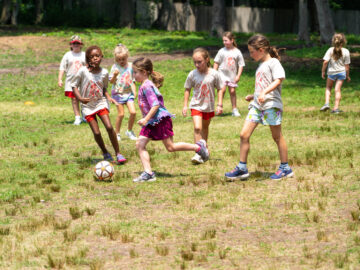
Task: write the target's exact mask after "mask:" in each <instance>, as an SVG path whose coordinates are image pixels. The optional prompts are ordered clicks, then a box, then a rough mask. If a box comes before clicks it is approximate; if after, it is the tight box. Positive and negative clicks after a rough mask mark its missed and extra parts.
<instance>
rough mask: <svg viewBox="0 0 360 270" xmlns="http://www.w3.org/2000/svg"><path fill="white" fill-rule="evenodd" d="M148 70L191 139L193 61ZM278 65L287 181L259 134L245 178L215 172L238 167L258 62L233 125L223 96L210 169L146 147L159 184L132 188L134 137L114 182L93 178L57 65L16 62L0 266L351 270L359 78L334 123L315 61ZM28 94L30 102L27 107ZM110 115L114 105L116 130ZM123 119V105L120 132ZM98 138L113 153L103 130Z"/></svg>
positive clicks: (6, 109) (271, 146)
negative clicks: (186, 110) (274, 177)
mask: <svg viewBox="0 0 360 270" xmlns="http://www.w3.org/2000/svg"><path fill="white" fill-rule="evenodd" d="M111 31H115V30H111V29H110V30H109V32H108V33H111ZM126 31H129V30H126ZM140 32H141V31H138V32H137V33H140ZM108 33H104V37H107V35H108ZM129 33H132V31H129ZM141 33H143V35H144V36H146V35H150V36H151V34H153V33H155V32H147V31H143V32H141ZM67 34H68V33H66V34H64V37H65V36H67ZM180 34H184V33H179V35H180ZM97 35H99V37H98V39H99V40H101V39H102V38H104V37H101V34H100V33H98V34H97ZM109 35H110V34H109ZM169 35H171V34H169ZM184 35H185V34H184ZM193 35H194V36H197V37H198V38H199V39H201V38H200V37H201V35H203V34H202V33H198V34H193ZM39 36H41V35H39ZM135 36H137V35H135ZM39 38H40V37H39ZM45 38H49V39H51V38H52V37H45ZM134 38H135V37H134ZM273 38H274V39H276V38H277V39H278V40H281V39H284V40H285V38H284V37H282V36H279V37H277V36H274V37H273ZM104 39H105V38H104ZM184 39H186V36H185V37H184ZM204 40H206V39H204ZM145 41H146V39H145ZM202 42H205V41H202ZM39 46H40V45H39ZM144 46H145V45H144ZM109 48H110V46H109ZM4 53H5V54H6V52H4ZM48 53H49V54H50V55H51V54H53V53H54V52H52V51H49V52H48ZM60 56H62V53H61V54H60ZM47 57H48V56H47V53H46V54H45V55H44V59H47V60H46V61H49V62H47V63H49V64H51V63H53V62H52V60H51V57H49V58H47ZM49 59H50V60H49ZM0 61H2V58H0ZM44 61H45V60H44ZM15 62H16V61H15ZM15 62H14V63H15ZM154 64H155V69H156V70H157V71H159V72H161V73H163V74H164V75H165V84H164V87H163V88H161V89H160V90H161V92H162V94H163V96H164V99H165V105H166V106H167V108H168V109H169V111H171V112H172V113H174V114H176V118H175V119H174V121H173V123H174V132H175V137H174V140H175V141H185V142H192V141H193V125H192V120H191V118H190V117H186V118H183V117H182V116H181V110H182V99H183V92H184V89H183V84H184V81H185V79H186V76H187V74H188V72H189V71H190V70H192V69H193V68H194V67H193V64H192V61H191V59H190V58H184V59H179V60H166V61H159V62H155V63H154ZM283 65H284V68H285V70H286V76H287V79H286V80H285V81H284V83H283V92H282V96H283V102H284V107H285V111H284V121H283V125H282V127H283V133H284V136H285V139H286V141H287V144H288V149H289V161H290V164H291V166H292V168H293V170H294V172H295V177H294V178H291V179H286V180H283V181H279V182H276V183H275V182H271V181H270V180H268V177H269V175H270V174H271V173H273V172H274V171H275V170H276V168H277V166H278V165H279V158H278V151H277V148H276V144H275V143H274V142H273V140H272V138H271V134H270V131H269V128H267V127H261V126H259V127H258V128H257V129H256V131H255V132H254V134H253V136H252V137H251V152H250V154H249V159H248V165H249V170H250V173H251V176H250V178H249V180H248V181H235V182H226V181H225V179H224V177H223V174H224V173H225V172H226V171H229V170H231V169H232V168H233V167H234V166H235V165H236V164H237V162H238V159H239V133H240V130H241V128H242V125H243V122H244V118H245V115H246V113H247V105H248V104H247V102H245V101H244V100H243V97H244V96H245V95H247V94H249V93H252V92H253V88H254V73H255V69H256V67H257V64H256V63H254V62H252V61H250V60H248V59H246V68H245V70H244V73H243V75H242V77H241V81H240V86H239V89H238V92H237V93H238V107H239V109H240V112H241V114H242V117H241V118H236V119H235V118H233V117H231V114H230V112H231V108H230V101H229V95H228V94H227V95H226V97H225V103H224V110H225V112H224V115H223V116H221V117H215V118H214V120H213V121H212V123H211V125H210V137H209V147H210V150H211V159H210V161H209V162H207V163H205V164H203V165H200V166H193V165H191V162H190V158H191V157H192V155H193V153H189V152H178V153H167V152H166V150H165V148H164V146H163V145H162V144H161V143H160V142H151V143H150V144H149V147H148V149H149V153H150V155H151V160H152V166H153V168H154V170H155V171H156V172H157V181H156V182H154V183H144V184H138V185H135V184H134V183H133V182H132V178H133V177H135V176H137V175H138V173H139V172H141V170H142V167H141V164H140V160H139V158H138V154H137V153H136V150H135V145H134V142H133V141H130V140H126V139H124V140H123V141H122V142H121V144H120V150H121V152H122V154H124V156H125V157H126V158H128V162H127V163H126V164H125V165H123V166H116V167H115V172H116V174H115V176H114V179H113V181H112V182H106V183H105V182H98V181H94V178H93V172H92V170H93V167H94V165H95V163H96V162H97V161H99V160H100V159H101V157H102V155H101V153H100V150H99V149H98V147H97V146H96V144H95V142H94V139H93V136H92V133H91V131H90V128H89V127H88V126H87V125H86V124H82V125H81V126H79V127H75V126H73V125H72V121H73V113H72V110H71V104H70V101H69V99H68V98H65V97H64V96H63V91H62V90H61V89H59V88H58V87H57V86H56V82H57V70H56V69H44V70H38V72H32V71H31V70H29V69H26V68H25V67H24V66H23V67H22V71H20V72H19V73H17V72H7V73H2V74H0V89H2V91H1V92H0V106H1V108H2V113H1V116H2V118H1V119H2V121H1V122H0V148H1V152H0V206H1V209H2V210H1V211H0V268H1V269H24V268H27V269H40V268H55V269H59V268H63V269H89V268H90V269H169V268H175V269H179V268H180V269H184V268H187V269H239V268H240V269H242V268H245V269H259V268H260V269H268V268H271V269H292V268H298V269H314V268H319V269H335V268H339V267H342V268H344V269H356V268H358V267H359V265H360V261H359V260H360V244H359V243H360V241H359V237H360V234H359V228H360V222H359V220H358V216H359V211H360V209H359V207H360V202H359V192H360V171H359V165H360V157H359V154H358V153H359V152H360V144H359V134H360V128H359V127H360V120H359V119H360V112H359V109H358V104H359V101H360V100H359V99H360V96H359V94H358V87H357V86H358V85H359V83H360V81H359V80H360V79H359V78H360V76H359V75H360V74H359V71H358V70H356V69H355V70H352V73H351V77H352V81H351V82H350V83H345V84H344V87H343V89H342V95H343V99H342V101H341V107H342V109H343V110H344V111H345V113H344V114H340V115H331V114H329V113H320V112H319V108H320V107H321V105H323V101H324V86H325V82H324V81H323V80H322V79H321V78H320V74H319V70H320V67H319V66H305V64H304V65H302V64H299V63H295V64H294V63H291V62H283ZM105 67H106V66H105ZM28 100H32V101H34V103H35V105H33V106H27V105H25V104H24V102H25V101H28ZM332 101H333V98H332ZM115 112H116V109H115V107H113V106H112V107H111V113H110V116H111V120H112V123H113V124H114V121H115V117H116V113H115ZM137 113H138V116H137V118H139V117H140V116H139V115H140V112H139V110H137ZM127 120H128V113H127V111H126V117H125V120H124V123H123V128H122V132H124V131H125V128H124V127H125V125H126V122H127ZM139 130H140V128H139V127H138V126H136V127H135V133H138V132H139ZM101 131H102V134H103V136H104V139H105V143H106V145H107V146H108V147H109V150H111V152H112V153H113V150H112V148H111V145H110V142H109V139H108V137H107V135H106V131H105V129H104V128H103V126H102V125H101Z"/></svg>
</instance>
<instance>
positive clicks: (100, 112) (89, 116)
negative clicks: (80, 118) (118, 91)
mask: <svg viewBox="0 0 360 270" xmlns="http://www.w3.org/2000/svg"><path fill="white" fill-rule="evenodd" d="M105 114H109V110H108V109H106V108H104V109H101V110H98V111H97V112H94V113H93V114H89V115H87V116H85V119H86V122H88V123H89V122H90V121H92V120H94V119H96V115H98V116H101V115H105Z"/></svg>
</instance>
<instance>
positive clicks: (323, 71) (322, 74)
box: [321, 60, 329, 79]
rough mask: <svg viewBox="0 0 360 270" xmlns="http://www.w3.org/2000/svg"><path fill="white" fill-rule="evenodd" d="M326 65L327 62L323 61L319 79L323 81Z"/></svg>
mask: <svg viewBox="0 0 360 270" xmlns="http://www.w3.org/2000/svg"><path fill="white" fill-rule="evenodd" d="M328 63H329V61H327V60H325V61H324V62H323V65H322V69H321V78H323V79H325V71H326V67H327V65H328Z"/></svg>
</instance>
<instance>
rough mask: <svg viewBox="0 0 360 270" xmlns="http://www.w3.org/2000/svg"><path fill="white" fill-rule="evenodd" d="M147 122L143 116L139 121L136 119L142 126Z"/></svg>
mask: <svg viewBox="0 0 360 270" xmlns="http://www.w3.org/2000/svg"><path fill="white" fill-rule="evenodd" d="M147 122H148V121H147V120H146V119H145V118H141V119H140V120H139V121H137V123H138V124H139V125H140V126H142V127H143V126H146V124H147Z"/></svg>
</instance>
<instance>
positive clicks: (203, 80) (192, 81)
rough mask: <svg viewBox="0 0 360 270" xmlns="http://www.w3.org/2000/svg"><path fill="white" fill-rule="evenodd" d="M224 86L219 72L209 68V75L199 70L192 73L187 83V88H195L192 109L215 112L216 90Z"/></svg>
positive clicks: (191, 103)
mask: <svg viewBox="0 0 360 270" xmlns="http://www.w3.org/2000/svg"><path fill="white" fill-rule="evenodd" d="M223 86H224V82H223V81H222V79H221V77H220V74H219V72H217V71H216V70H215V69H212V68H209V69H208V73H207V74H203V73H200V72H199V71H198V70H197V69H194V70H192V71H190V73H189V75H188V76H187V78H186V81H185V86H184V87H185V88H187V89H191V88H194V92H193V96H192V98H191V101H190V109H195V110H198V111H201V112H213V111H214V106H215V88H216V89H221V88H222V87H223Z"/></svg>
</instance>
